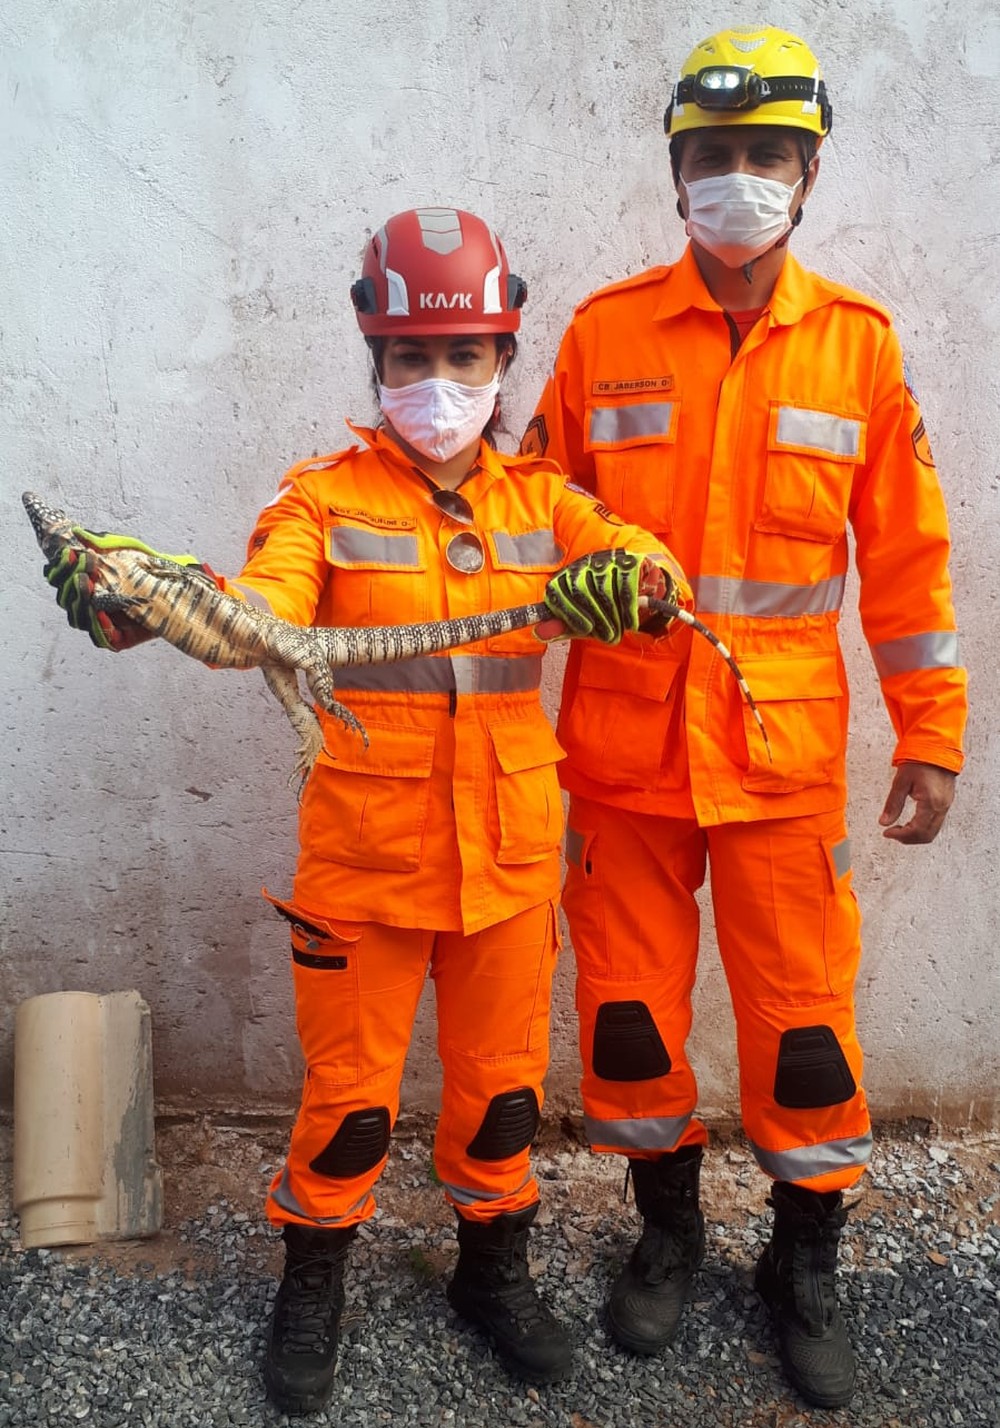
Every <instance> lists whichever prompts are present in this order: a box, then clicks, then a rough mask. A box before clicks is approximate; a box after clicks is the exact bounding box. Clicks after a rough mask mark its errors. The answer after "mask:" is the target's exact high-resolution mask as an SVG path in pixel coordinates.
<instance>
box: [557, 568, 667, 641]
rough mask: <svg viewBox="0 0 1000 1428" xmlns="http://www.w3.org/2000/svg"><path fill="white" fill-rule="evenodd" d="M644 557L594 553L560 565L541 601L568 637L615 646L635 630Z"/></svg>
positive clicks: (637, 621) (637, 619)
mask: <svg viewBox="0 0 1000 1428" xmlns="http://www.w3.org/2000/svg"><path fill="white" fill-rule="evenodd" d="M642 567H643V557H642V556H641V555H633V554H632V553H631V551H628V550H597V551H594V552H593V554H591V555H582V556H580V558H579V559H578V560H574V561H572V562H571V563H570V564H569V565H566V566H564V567H563V569H562V570H560V571H559V573H558V574H557V575H553V577H552V579H551V580H550V581H549V583H548V584H547V585H546V587H545V596H544V599H545V603H546V605H547V606H548V607H549V610H550V612H551V613H552V615H553V616H554V617H555V618H556V619H558V620H562V622H563V624H564V625H565V626H566V628H567V629H568V630H569V632H570V634H571V635H590V636H592V637H593V638H594V639H595V640H601V641H603V642H604V644H608V645H617V644H619V643H620V642H621V637H622V635H623V634H624V633H625V631H626V630H637V629H638V628H639V588H640V576H641V573H642Z"/></svg>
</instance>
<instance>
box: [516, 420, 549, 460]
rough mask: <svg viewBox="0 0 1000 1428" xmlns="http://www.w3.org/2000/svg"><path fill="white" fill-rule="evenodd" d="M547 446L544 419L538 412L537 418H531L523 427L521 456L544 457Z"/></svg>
mask: <svg viewBox="0 0 1000 1428" xmlns="http://www.w3.org/2000/svg"><path fill="white" fill-rule="evenodd" d="M548 445H549V429H548V427H547V426H546V425H545V418H544V417H543V416H542V414H541V412H539V414H538V416H536V417H532V419H531V421H529V422H528V425H527V426H526V427H525V431H524V436H523V437H522V438H521V447H520V450H521V455H522V456H544V455H545V452H546V451H547V449H548Z"/></svg>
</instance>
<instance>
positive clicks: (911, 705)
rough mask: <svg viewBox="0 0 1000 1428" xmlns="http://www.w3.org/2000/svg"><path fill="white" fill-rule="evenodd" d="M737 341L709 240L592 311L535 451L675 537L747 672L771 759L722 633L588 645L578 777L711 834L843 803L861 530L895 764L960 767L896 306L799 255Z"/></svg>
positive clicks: (560, 373) (869, 621)
mask: <svg viewBox="0 0 1000 1428" xmlns="http://www.w3.org/2000/svg"><path fill="white" fill-rule="evenodd" d="M734 349H735V343H734V340H733V334H732V324H731V321H730V320H728V319H727V317H726V315H725V314H724V313H723V312H722V311H721V309H720V308H719V305H718V304H717V303H716V302H715V301H714V299H713V298H712V297H711V296H710V294H709V292H708V290H707V288H706V287H705V285H704V283H703V282H702V279H701V276H700V274H699V272H698V268H697V265H696V264H695V262H694V259H693V256H692V254H691V251H690V248H689V249H688V250H687V251H686V252H685V253H684V255H683V256H682V258H681V260H680V261H679V262H678V263H676V264H673V265H671V266H668V267H658V268H653V269H651V270H649V271H648V272H644V273H641V274H640V275H638V276H637V277H634V278H631V279H628V280H626V281H625V282H621V283H617V284H614V285H612V286H611V287H607V288H604V289H602V290H600V291H599V292H597V293H596V294H594V295H593V296H591V297H590V298H588V299H587V300H586V301H585V302H583V303H582V304H581V305H580V306H579V307H578V308H577V310H576V313H575V315H574V318H573V320H572V323H571V325H570V327H569V329H568V331H567V333H566V335H565V338H564V340H563V343H562V346H561V348H560V351H559V356H558V360H557V362H556V366H555V370H554V373H553V375H552V377H551V379H550V381H549V383H548V385H547V387H546V390H545V392H544V393H543V396H542V400H541V402H540V404H539V407H538V411H537V413H536V415H535V418H534V420H533V422H532V423H531V425H530V426H529V428H528V431H527V433H526V436H525V442H524V444H523V448H522V449H524V450H525V451H532V452H534V453H535V454H545V455H548V456H551V457H553V458H554V460H555V461H556V462H557V463H559V465H560V466H562V467H563V468H564V469H565V470H567V471H569V472H571V473H573V479H574V480H575V481H577V482H579V483H580V484H581V485H584V486H586V487H587V488H588V489H590V490H592V491H594V492H595V493H596V494H597V495H598V497H599V498H600V500H601V501H603V502H606V503H607V505H608V506H610V507H611V508H612V509H613V510H617V511H619V512H621V514H622V515H623V516H625V517H626V519H628V520H630V521H636V522H638V523H640V524H641V525H642V526H644V527H645V528H646V529H648V530H650V531H653V532H655V533H656V534H657V535H658V536H660V537H661V538H662V539H663V540H664V541H665V542H668V543H669V546H670V549H671V550H672V551H673V553H674V555H675V556H676V557H677V559H678V560H679V561H680V562H681V564H682V565H683V567H684V569H685V571H686V573H687V576H688V578H689V580H690V581H691V584H692V585H693V587H694V591H695V613H696V614H697V615H698V616H700V618H701V619H702V620H703V621H704V622H705V623H706V624H708V625H710V626H711V627H712V628H713V629H714V630H715V631H716V633H717V634H718V635H719V636H720V638H721V639H722V640H723V641H724V642H725V643H726V644H728V645H729V647H730V648H731V650H732V652H733V653H734V655H735V656H736V658H737V660H738V661H739V662H740V664H741V665H742V667H743V671H744V673H745V675H746V677H747V682H748V684H749V686H750V689H751V691H752V693H753V694H754V696H755V697H756V700H757V702H758V704H759V705H760V708H761V712H762V713H763V716H764V720H765V722H766V725H767V730H768V734H769V736H770V743H771V758H770V759H769V758H768V753H767V749H766V747H765V745H764V742H763V740H762V739H761V737H760V735H759V733H758V731H757V729H756V727H755V725H754V724H753V722H752V720H751V718H750V716H749V711H748V710H747V709H746V708H745V707H744V705H743V703H742V701H741V698H740V694H739V690H738V688H737V686H736V684H735V682H734V681H733V680H732V678H731V676H730V674H729V673H728V672H727V670H726V667H725V665H724V664H723V663H722V661H721V660H720V659H719V658H718V656H717V654H716V653H715V651H714V650H713V649H712V648H711V647H710V646H709V645H708V643H707V642H705V641H703V640H701V639H699V638H697V637H694V639H692V638H691V636H690V634H689V633H688V632H686V631H684V632H680V631H679V632H677V633H675V634H673V635H671V636H670V637H669V638H668V639H665V640H660V641H658V642H657V643H656V644H652V643H649V642H647V643H646V645H645V646H643V647H639V646H637V644H636V642H632V643H631V644H630V645H628V646H623V647H621V648H619V649H615V648H605V647H602V646H598V645H595V644H593V643H590V642H586V643H580V644H578V645H576V646H575V647H574V648H573V649H572V650H571V652H570V659H569V665H568V669H567V676H566V684H565V693H564V698H563V706H562V716H561V719H560V723H559V729H558V732H559V738H560V741H561V743H562V744H563V746H564V747H565V749H566V750H567V754H568V759H567V761H566V763H565V764H564V766H563V769H562V774H563V780H564V783H565V785H566V786H567V787H568V788H569V789H570V790H571V791H573V792H576V793H580V794H584V795H586V796H588V797H590V798H594V799H597V800H600V801H602V802H605V803H610V804H613V805H617V806H619V807H624V808H630V809H633V810H636V811H638V812H646V813H655V814H665V815H668V816H675V817H685V818H691V817H696V818H697V820H698V821H699V823H701V824H702V825H711V824H717V823H723V822H727V821H730V820H735V821H740V820H752V819H759V818H768V817H772V816H781V817H788V816H791V815H798V814H808V813H816V812H821V811H824V810H829V809H832V808H834V807H837V806H839V805H842V804H843V802H844V801H845V781H844V754H845V745H846V739H847V702H848V696H847V682H846V678H845V673H844V664H843V660H842V657H841V653H840V649H839V645H838V638H837V624H838V619H839V610H840V605H841V602H842V598H843V593H844V583H845V576H846V572H847V565H848V542H847V534H846V532H847V526H848V523H850V525H851V526H852V527H853V531H854V537H855V542H856V548H857V554H856V559H857V566H858V570H859V573H860V576H861V597H860V609H861V618H862V623H863V627H864V632H865V635H866V637H867V640H868V642H869V645H870V647H871V651H872V655H873V657H874V661H875V665H876V668H877V670H878V674H879V678H880V680H881V685H882V692H883V696H884V699H885V703H886V706H887V708H888V711H889V716H890V718H891V720H892V724H893V727H894V729H895V733H896V747H895V753H894V762H896V763H900V762H902V761H903V760H910V759H912V760H918V761H922V762H926V763H932V764H937V765H940V766H941V767H942V768H946V769H951V770H955V771H957V770H958V769H959V768H960V767H961V764H962V755H961V740H962V731H963V726H964V720H965V675H964V671H963V670H962V669H960V668H959V667H958V653H957V636H956V634H955V620H954V614H953V610H952V603H951V588H950V583H949V578H948V573H947V558H948V551H949V540H948V525H947V518H946V514H945V509H944V504H943V500H942V496H941V491H940V488H939V485H938V479H937V474H936V472H935V469H934V465H933V461H932V457H931V453H930V448H929V445H928V441H927V437H926V435H925V432H924V424H923V421H922V420H921V416H920V410H919V408H918V406H917V403H916V400H915V398H914V396H913V394H912V392H911V391H910V390H909V389H908V387H907V385H906V381H905V379H904V373H903V364H902V359H901V354H900V348H899V343H898V340H897V338H896V335H895V333H894V331H893V328H892V325H891V320H890V318H889V316H888V314H887V313H886V312H885V310H884V309H883V308H881V307H880V306H879V305H878V304H877V303H875V302H873V301H871V300H870V299H869V298H866V297H864V296H862V295H861V294H859V293H855V292H852V291H850V290H849V289H847V288H844V287H841V286H839V285H837V284H836V283H832V282H827V281H826V280H824V279H823V278H820V277H818V276H816V275H815V274H812V273H809V272H807V271H805V270H804V269H803V268H802V267H800V266H799V264H798V263H796V261H795V260H794V259H793V258H792V257H791V256H790V255H789V256H788V257H787V258H786V261H785V264H784V266H783V268H782V271H781V275H780V277H779V279H778V283H777V286H776V287H775V290H774V293H773V294H772V297H771V300H770V303H769V304H768V310H767V311H765V312H764V314H763V315H762V316H761V318H760V319H759V320H758V322H757V323H756V325H755V326H754V328H753V329H752V331H751V332H750V333H749V335H748V336H747V337H746V338H745V340H744V341H743V343H742V345H741V346H740V347H739V349H738V351H734Z"/></svg>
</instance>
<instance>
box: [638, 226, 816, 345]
mask: <svg viewBox="0 0 1000 1428" xmlns="http://www.w3.org/2000/svg"><path fill="white" fill-rule="evenodd" d="M664 273H665V278H664V282H663V289H662V292H661V294H660V300H659V302H658V303H657V305H656V311H655V312H654V314H653V317H654V320H656V321H661V320H663V319H666V318H671V317H677V316H678V315H679V314H680V313H682V312H686V311H687V310H688V309H689V308H692V307H696V308H701V309H703V310H705V311H707V312H720V311H721V308H720V307H719V304H718V303H717V302H716V300H715V298H714V297H713V296H712V294H711V293H710V292H709V290H708V288H707V287H706V286H705V280H704V278H703V277H702V276H701V273H700V272H699V270H698V264H697V263H696V262H695V258H694V253H693V252H692V251H691V244H690V243H689V244H688V245H687V247H686V248H685V249H684V252H683V253H682V255H681V257H680V259H679V260H678V261H677V262H676V263H674V264H672V265H671V266H670V267H668V268H665V269H664ZM838 294H839V289H838V288H837V287H836V286H835V285H834V284H833V283H829V282H827V281H826V279H825V278H821V277H819V276H818V275H817V274H816V273H811V272H809V271H808V269H806V268H803V267H802V265H801V263H799V262H798V260H797V259H796V258H794V257H793V256H792V254H791V253H786V254H785V261H784V263H782V265H781V271H780V273H779V274H778V281H777V282H776V283H775V285H774V291H773V292H772V294H771V297H770V300H769V301H768V303H767V308H768V310H769V311H770V313H771V316H772V317H773V319H774V321H775V322H776V323H779V324H782V325H784V326H791V325H792V324H793V323H796V322H798V321H799V320H800V319H801V318H802V317H804V316H805V314H806V313H807V312H812V311H814V310H815V309H816V308H820V307H825V306H826V305H827V304H828V303H831V302H833V301H834V300H835V299H836V297H837V296H838Z"/></svg>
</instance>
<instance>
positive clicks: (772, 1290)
mask: <svg viewBox="0 0 1000 1428" xmlns="http://www.w3.org/2000/svg"><path fill="white" fill-rule="evenodd" d="M768 1204H770V1205H773V1207H774V1231H773V1234H772V1236H771V1243H770V1244H769V1245H768V1246H767V1248H766V1249H765V1251H764V1253H763V1254H762V1255H761V1257H760V1259H759V1261H758V1263H757V1274H756V1277H755V1280H754V1282H755V1284H756V1286H757V1292H758V1294H759V1295H760V1297H761V1298H762V1299H763V1301H764V1303H765V1304H766V1305H767V1306H768V1308H769V1309H770V1310H771V1313H772V1315H773V1316H774V1323H775V1327H776V1329H777V1333H778V1347H779V1349H780V1350H781V1361H782V1363H783V1364H784V1367H785V1373H786V1374H787V1375H788V1379H789V1381H790V1383H791V1384H792V1386H793V1387H794V1388H795V1389H796V1390H797V1391H798V1392H799V1393H800V1394H801V1395H802V1397H803V1398H805V1399H807V1400H808V1402H809V1403H815V1404H816V1406H817V1407H819V1408H841V1407H843V1405H844V1404H845V1403H847V1402H848V1401H849V1399H850V1397H851V1394H852V1393H853V1391H854V1373H855V1369H854V1353H853V1351H852V1349H851V1345H850V1341H849V1340H848V1337H847V1330H846V1328H845V1327H844V1321H843V1319H842V1318H841V1316H840V1310H839V1308H838V1307H837V1291H836V1288H835V1285H834V1273H835V1271H836V1268H837V1242H838V1240H839V1239H840V1232H841V1230H842V1229H843V1227H844V1224H845V1222H846V1220H847V1211H846V1209H845V1208H844V1206H843V1196H842V1195H841V1193H840V1191H839V1190H838V1191H833V1192H832V1193H830V1194H826V1195H822V1194H819V1193H818V1192H817V1191H815V1190H805V1189H803V1188H802V1186H801V1185H788V1184H785V1183H784V1182H783V1181H780V1180H779V1181H776V1182H775V1184H774V1186H773V1187H772V1189H771V1195H770V1198H769V1200H768Z"/></svg>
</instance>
